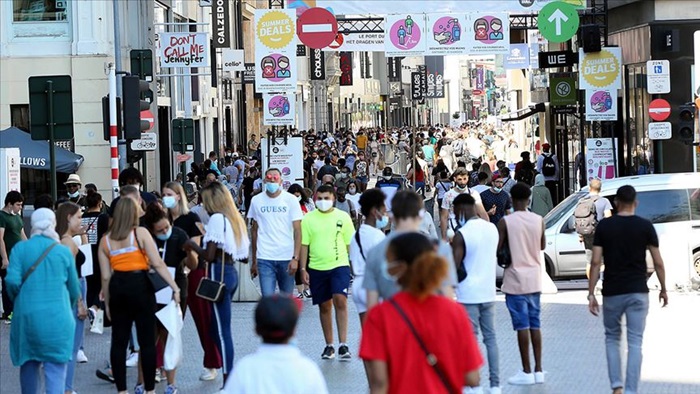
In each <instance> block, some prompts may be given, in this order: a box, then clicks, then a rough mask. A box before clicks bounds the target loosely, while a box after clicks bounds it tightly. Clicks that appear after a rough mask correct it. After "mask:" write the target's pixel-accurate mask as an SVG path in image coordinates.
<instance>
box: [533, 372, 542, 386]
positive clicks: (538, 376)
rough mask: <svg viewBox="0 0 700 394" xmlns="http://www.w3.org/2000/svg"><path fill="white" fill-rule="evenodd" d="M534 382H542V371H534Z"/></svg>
mask: <svg viewBox="0 0 700 394" xmlns="http://www.w3.org/2000/svg"><path fill="white" fill-rule="evenodd" d="M535 383H537V384H542V383H544V372H535Z"/></svg>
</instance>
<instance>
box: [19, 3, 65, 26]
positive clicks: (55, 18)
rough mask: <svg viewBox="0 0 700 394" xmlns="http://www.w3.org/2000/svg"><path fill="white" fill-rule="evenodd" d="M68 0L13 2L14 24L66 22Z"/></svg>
mask: <svg viewBox="0 0 700 394" xmlns="http://www.w3.org/2000/svg"><path fill="white" fill-rule="evenodd" d="M67 11H68V0H12V20H13V22H66V21H67V20H68V17H67Z"/></svg>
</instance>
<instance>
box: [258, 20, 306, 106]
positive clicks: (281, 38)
mask: <svg viewBox="0 0 700 394" xmlns="http://www.w3.org/2000/svg"><path fill="white" fill-rule="evenodd" d="M296 49H297V36H296V14H295V11H294V10H277V9H275V10H268V9H261V10H255V64H256V67H257V70H256V73H255V92H256V93H273V92H293V91H296V84H297V77H298V75H297V56H296Z"/></svg>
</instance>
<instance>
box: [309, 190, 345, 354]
mask: <svg viewBox="0 0 700 394" xmlns="http://www.w3.org/2000/svg"><path fill="white" fill-rule="evenodd" d="M334 203H335V190H333V187H332V186H328V185H322V186H320V187H319V188H318V190H317V192H316V208H317V209H316V210H314V211H311V212H309V213H308V214H306V216H304V219H302V221H301V253H300V256H299V257H300V258H299V263H300V264H301V277H302V280H303V282H304V283H305V284H307V285H309V288H310V289H311V297H312V299H313V304H314V305H318V306H319V311H320V318H321V328H322V329H323V336H324V337H325V339H326V347H325V349H324V350H323V354H322V355H321V358H322V359H324V360H331V359H333V358H335V348H334V347H333V308H335V320H336V323H337V325H338V339H339V340H340V345H339V347H338V358H339V359H340V360H341V361H349V360H351V359H352V355H351V354H350V350H349V349H348V345H347V342H346V341H347V333H348V288H349V287H350V260H349V258H348V249H349V246H350V241H351V240H352V236H353V234H354V233H355V228H354V226H353V224H352V219H351V218H350V215H348V214H347V213H345V212H343V211H341V210H340V209H335V208H334V207H333V205H334ZM307 257H308V268H307V264H306V263H307Z"/></svg>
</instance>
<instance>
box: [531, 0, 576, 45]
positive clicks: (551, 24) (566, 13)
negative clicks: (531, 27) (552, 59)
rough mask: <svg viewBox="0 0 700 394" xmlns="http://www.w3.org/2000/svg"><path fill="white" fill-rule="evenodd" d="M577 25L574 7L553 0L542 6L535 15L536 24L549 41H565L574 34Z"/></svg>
mask: <svg viewBox="0 0 700 394" xmlns="http://www.w3.org/2000/svg"><path fill="white" fill-rule="evenodd" d="M578 25H579V17H578V11H577V10H576V7H574V6H573V5H571V4H569V3H564V2H562V1H555V2H552V3H549V4H547V5H546V6H544V7H542V10H541V11H540V13H539V15H538V16H537V26H538V27H539V29H540V33H542V36H543V37H544V38H546V39H547V40H548V41H549V42H565V41H569V40H570V39H571V37H573V36H574V35H575V34H576V31H577V30H578Z"/></svg>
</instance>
